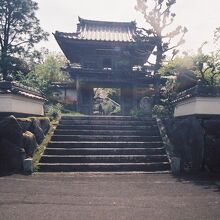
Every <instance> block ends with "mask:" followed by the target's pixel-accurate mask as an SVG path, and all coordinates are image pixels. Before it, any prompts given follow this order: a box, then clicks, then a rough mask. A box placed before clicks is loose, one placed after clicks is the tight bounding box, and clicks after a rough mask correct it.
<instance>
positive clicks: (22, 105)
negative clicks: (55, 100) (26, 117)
mask: <svg viewBox="0 0 220 220" xmlns="http://www.w3.org/2000/svg"><path fill="white" fill-rule="evenodd" d="M43 104H44V101H41V100H36V99H32V98H27V97H24V96H19V95H14V94H1V95H0V112H13V113H23V114H31V115H44V108H43Z"/></svg>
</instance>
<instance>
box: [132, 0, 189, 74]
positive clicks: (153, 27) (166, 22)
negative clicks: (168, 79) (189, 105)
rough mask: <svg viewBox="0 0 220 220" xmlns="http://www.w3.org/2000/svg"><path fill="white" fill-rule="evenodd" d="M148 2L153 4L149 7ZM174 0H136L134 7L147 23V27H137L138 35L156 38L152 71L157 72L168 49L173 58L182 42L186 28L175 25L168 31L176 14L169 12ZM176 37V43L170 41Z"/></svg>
mask: <svg viewBox="0 0 220 220" xmlns="http://www.w3.org/2000/svg"><path fill="white" fill-rule="evenodd" d="M150 3H151V4H152V5H153V6H152V7H150ZM175 3H176V0H137V5H136V7H135V9H136V10H137V11H139V12H140V13H141V14H142V15H143V16H144V19H145V21H146V23H147V25H148V27H147V28H141V29H139V31H138V33H139V35H140V36H141V37H142V38H143V39H144V38H145V37H148V36H153V37H155V39H156V51H155V53H154V55H155V56H156V62H155V65H154V72H155V73H158V71H159V69H160V67H161V65H162V61H163V60H164V59H165V57H166V53H167V52H168V51H172V54H173V58H174V57H175V55H176V54H177V53H178V50H177V47H178V46H180V45H181V44H183V43H184V42H185V41H184V35H185V34H186V32H187V28H185V27H182V26H180V25H179V26H177V27H176V28H175V29H173V30H172V31H169V29H170V26H171V24H172V23H173V21H174V18H175V16H176V14H175V13H173V12H171V9H172V7H173V5H174V4H175ZM174 38H177V40H176V41H175V42H176V43H174V44H173V43H172V41H173V39H174Z"/></svg>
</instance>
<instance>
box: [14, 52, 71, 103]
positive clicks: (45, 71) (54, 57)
mask: <svg viewBox="0 0 220 220" xmlns="http://www.w3.org/2000/svg"><path fill="white" fill-rule="evenodd" d="M65 65H67V60H66V58H65V57H64V56H63V55H62V54H59V53H58V54H55V53H52V54H49V55H48V56H47V57H46V58H45V60H44V61H43V63H40V64H35V65H34V66H33V70H32V71H30V72H29V73H28V74H27V75H26V76H24V75H23V74H22V73H18V74H17V75H16V79H17V80H18V81H19V82H21V83H22V84H24V85H26V86H29V87H32V88H36V89H38V90H40V91H42V92H43V93H44V94H45V95H46V97H47V98H48V99H50V95H51V84H52V82H62V81H70V80H71V78H70V76H69V75H68V74H65V73H63V72H62V71H61V67H63V66H65Z"/></svg>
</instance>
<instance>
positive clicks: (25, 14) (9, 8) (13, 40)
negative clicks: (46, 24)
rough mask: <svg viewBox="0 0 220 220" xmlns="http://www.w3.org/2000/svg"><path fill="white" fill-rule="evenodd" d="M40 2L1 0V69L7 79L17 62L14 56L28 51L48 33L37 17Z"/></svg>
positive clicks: (45, 37)
mask: <svg viewBox="0 0 220 220" xmlns="http://www.w3.org/2000/svg"><path fill="white" fill-rule="evenodd" d="M37 9H38V4H37V3H36V2H35V1H33V0H0V17H1V22H0V70H1V72H2V74H3V79H6V77H7V74H8V73H9V72H10V69H11V68H12V67H13V66H15V65H16V64H15V63H14V62H13V60H14V59H13V58H14V57H19V56H20V55H21V54H24V53H27V52H28V51H30V49H32V48H33V46H34V44H35V43H38V42H40V41H41V40H43V39H44V40H46V39H47V36H48V33H46V32H44V31H43V30H42V28H41V27H40V22H39V19H38V18H37V17H36V14H35V12H36V10H37Z"/></svg>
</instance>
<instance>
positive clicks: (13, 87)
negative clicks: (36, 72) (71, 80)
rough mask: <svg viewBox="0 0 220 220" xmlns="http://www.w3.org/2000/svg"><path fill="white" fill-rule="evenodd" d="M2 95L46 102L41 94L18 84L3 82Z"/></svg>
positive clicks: (0, 92) (1, 83) (1, 86)
mask: <svg viewBox="0 0 220 220" xmlns="http://www.w3.org/2000/svg"><path fill="white" fill-rule="evenodd" d="M0 94H17V95H21V96H25V97H28V98H33V99H37V100H41V101H46V99H45V98H44V97H43V96H42V94H41V93H40V92H37V91H35V90H33V89H31V88H28V87H25V86H23V85H21V84H17V83H16V82H7V81H1V82H0Z"/></svg>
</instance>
